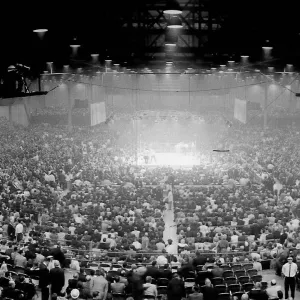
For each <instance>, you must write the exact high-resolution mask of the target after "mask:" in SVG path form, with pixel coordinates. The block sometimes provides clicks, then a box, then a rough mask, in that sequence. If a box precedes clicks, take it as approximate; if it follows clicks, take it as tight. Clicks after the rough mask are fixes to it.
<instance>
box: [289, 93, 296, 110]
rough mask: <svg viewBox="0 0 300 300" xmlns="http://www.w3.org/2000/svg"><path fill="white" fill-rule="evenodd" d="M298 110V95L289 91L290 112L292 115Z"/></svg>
mask: <svg viewBox="0 0 300 300" xmlns="http://www.w3.org/2000/svg"><path fill="white" fill-rule="evenodd" d="M296 108H297V98H296V95H295V94H294V93H293V92H291V91H289V112H290V113H292V112H294V111H295V109H296Z"/></svg>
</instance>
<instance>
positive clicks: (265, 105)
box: [263, 82, 269, 130]
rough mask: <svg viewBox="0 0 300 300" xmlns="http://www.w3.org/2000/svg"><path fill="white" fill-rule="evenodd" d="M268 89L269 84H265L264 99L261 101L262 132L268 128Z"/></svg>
mask: <svg viewBox="0 0 300 300" xmlns="http://www.w3.org/2000/svg"><path fill="white" fill-rule="evenodd" d="M268 88H269V84H268V82H266V84H265V93H264V99H263V112H264V130H266V129H267V126H268Z"/></svg>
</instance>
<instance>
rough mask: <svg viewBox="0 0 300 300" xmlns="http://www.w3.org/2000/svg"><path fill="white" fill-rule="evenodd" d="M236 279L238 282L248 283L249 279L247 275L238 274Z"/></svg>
mask: <svg viewBox="0 0 300 300" xmlns="http://www.w3.org/2000/svg"><path fill="white" fill-rule="evenodd" d="M238 281H239V283H240V284H242V285H243V284H244V283H248V282H249V281H250V278H249V277H248V276H240V277H239V278H238Z"/></svg>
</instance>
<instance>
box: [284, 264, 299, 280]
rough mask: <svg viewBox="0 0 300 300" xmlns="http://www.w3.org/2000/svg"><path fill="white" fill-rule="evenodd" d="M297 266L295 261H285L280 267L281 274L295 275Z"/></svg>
mask: <svg viewBox="0 0 300 300" xmlns="http://www.w3.org/2000/svg"><path fill="white" fill-rule="evenodd" d="M297 270H298V267H297V265H296V264H295V263H293V262H292V263H291V264H289V263H286V264H284V265H283V267H282V274H283V275H284V276H285V277H295V276H296V274H297Z"/></svg>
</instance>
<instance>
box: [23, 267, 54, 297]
mask: <svg viewBox="0 0 300 300" xmlns="http://www.w3.org/2000/svg"><path fill="white" fill-rule="evenodd" d="M27 272H29V275H33V276H37V277H39V288H40V289H41V294H42V300H49V285H50V273H49V270H48V268H47V265H46V264H45V263H44V262H41V263H40V264H39V268H38V269H34V270H28V271H27Z"/></svg>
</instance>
